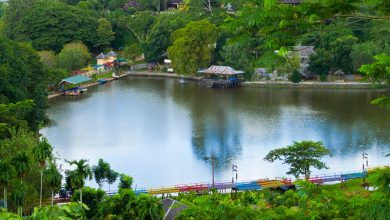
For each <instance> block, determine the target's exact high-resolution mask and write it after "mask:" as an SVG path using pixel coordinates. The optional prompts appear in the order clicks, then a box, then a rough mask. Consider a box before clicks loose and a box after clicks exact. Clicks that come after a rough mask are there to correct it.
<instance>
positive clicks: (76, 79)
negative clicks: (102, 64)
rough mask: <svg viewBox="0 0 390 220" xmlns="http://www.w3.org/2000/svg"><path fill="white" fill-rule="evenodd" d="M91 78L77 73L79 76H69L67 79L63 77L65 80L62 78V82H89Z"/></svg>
mask: <svg viewBox="0 0 390 220" xmlns="http://www.w3.org/2000/svg"><path fill="white" fill-rule="evenodd" d="M89 80H91V78H89V77H86V76H83V75H77V76H72V77H68V78H66V79H63V80H61V82H60V83H64V82H67V83H70V84H79V83H83V82H87V81H89Z"/></svg>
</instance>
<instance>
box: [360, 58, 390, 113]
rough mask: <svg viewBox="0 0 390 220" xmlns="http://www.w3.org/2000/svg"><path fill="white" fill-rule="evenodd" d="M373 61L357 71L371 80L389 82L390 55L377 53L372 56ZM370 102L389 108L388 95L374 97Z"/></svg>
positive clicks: (389, 100) (389, 98) (389, 99)
mask: <svg viewBox="0 0 390 220" xmlns="http://www.w3.org/2000/svg"><path fill="white" fill-rule="evenodd" d="M374 59H375V62H373V63H371V64H365V65H362V66H361V67H360V68H359V71H360V72H362V73H364V74H366V75H367V77H368V78H369V79H371V80H374V81H377V82H379V83H382V82H385V83H387V84H389V83H390V56H389V55H387V54H384V53H383V54H379V55H376V56H374ZM371 103H372V104H376V105H379V106H381V107H384V108H387V109H390V97H388V96H383V97H380V98H377V99H374V100H373V101H372V102H371Z"/></svg>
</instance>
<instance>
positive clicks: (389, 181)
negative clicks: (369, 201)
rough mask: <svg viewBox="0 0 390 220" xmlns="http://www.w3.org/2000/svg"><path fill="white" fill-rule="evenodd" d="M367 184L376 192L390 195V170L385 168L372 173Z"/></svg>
mask: <svg viewBox="0 0 390 220" xmlns="http://www.w3.org/2000/svg"><path fill="white" fill-rule="evenodd" d="M369 183H370V185H372V186H374V187H376V188H377V190H379V191H382V192H384V193H386V194H388V195H390V168H389V167H385V168H381V169H376V170H374V171H372V174H370V176H369Z"/></svg>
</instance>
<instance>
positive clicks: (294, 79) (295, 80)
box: [289, 70, 302, 83]
mask: <svg viewBox="0 0 390 220" xmlns="http://www.w3.org/2000/svg"><path fill="white" fill-rule="evenodd" d="M289 80H290V81H291V82H293V83H299V82H301V81H302V75H301V74H300V73H299V71H297V70H295V71H294V72H293V73H292V74H291V76H290V77H289Z"/></svg>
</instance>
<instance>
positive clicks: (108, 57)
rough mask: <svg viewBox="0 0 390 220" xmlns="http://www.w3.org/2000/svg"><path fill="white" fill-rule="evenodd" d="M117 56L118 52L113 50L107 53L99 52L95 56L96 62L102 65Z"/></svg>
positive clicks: (112, 60)
mask: <svg viewBox="0 0 390 220" xmlns="http://www.w3.org/2000/svg"><path fill="white" fill-rule="evenodd" d="M117 58H118V54H117V53H115V52H114V51H110V52H109V53H107V54H104V53H100V54H99V55H98V56H97V57H96V64H97V65H104V64H106V63H112V62H114V61H115V60H116V59H117Z"/></svg>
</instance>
